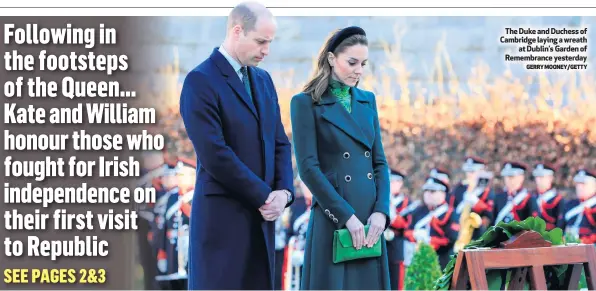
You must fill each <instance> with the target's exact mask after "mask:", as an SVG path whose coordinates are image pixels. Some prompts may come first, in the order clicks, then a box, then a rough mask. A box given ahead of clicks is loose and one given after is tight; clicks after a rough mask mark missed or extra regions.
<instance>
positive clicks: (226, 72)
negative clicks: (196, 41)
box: [211, 48, 259, 119]
mask: <svg viewBox="0 0 596 291" xmlns="http://www.w3.org/2000/svg"><path fill="white" fill-rule="evenodd" d="M211 58H212V59H213V61H214V62H215V64H216V65H217V67H218V68H219V70H220V71H221V73H222V75H223V76H224V77H225V79H226V82H228V85H229V86H230V87H232V89H233V90H234V92H236V96H237V97H238V98H239V99H240V100H242V102H243V103H244V105H246V106H247V107H248V108H249V109H250V111H251V112H252V114H253V115H254V116H255V118H257V119H258V118H259V116H258V114H257V110H256V108H255V106H254V104H253V103H252V102H251V101H250V96H248V92H246V89H244V84H243V83H242V80H240V78H239V77H238V74H236V72H235V71H234V68H232V65H231V64H230V63H229V62H228V60H227V59H226V58H225V57H224V56H223V55H222V54H221V53H220V52H219V48H215V49H214V50H213V53H212V54H211ZM249 75H250V74H249ZM251 86H253V88H254V83H251Z"/></svg>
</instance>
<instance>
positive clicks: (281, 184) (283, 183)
mask: <svg viewBox="0 0 596 291" xmlns="http://www.w3.org/2000/svg"><path fill="white" fill-rule="evenodd" d="M267 77H268V80H269V83H270V86H271V88H272V94H273V95H274V96H275V98H274V101H275V110H276V111H277V112H276V114H277V115H276V119H275V186H274V187H275V189H274V190H288V191H290V193H292V198H291V200H290V201H289V202H288V203H287V204H286V207H288V206H290V205H292V203H293V202H294V198H295V195H294V194H295V193H294V172H293V169H292V145H291V144H290V141H289V140H288V136H287V135H286V131H285V129H284V125H283V123H282V121H281V113H280V110H279V101H278V97H277V90H275V85H274V84H273V80H272V79H271V76H270V75H269V74H267Z"/></svg>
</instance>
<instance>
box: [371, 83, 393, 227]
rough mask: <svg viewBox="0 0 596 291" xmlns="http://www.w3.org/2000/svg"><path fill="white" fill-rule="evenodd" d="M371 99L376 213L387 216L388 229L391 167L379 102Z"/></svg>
mask: <svg viewBox="0 0 596 291" xmlns="http://www.w3.org/2000/svg"><path fill="white" fill-rule="evenodd" d="M369 98H370V99H371V102H372V107H373V108H372V109H373V110H374V112H375V116H374V121H375V141H374V143H373V148H372V158H373V163H374V164H373V167H374V171H375V183H376V186H377V201H376V203H375V208H374V212H380V213H383V214H385V216H386V223H385V229H386V228H387V227H389V225H390V223H391V221H390V220H389V217H390V216H389V191H390V189H389V166H388V165H387V158H386V157H385V151H384V149H383V141H382V138H381V126H380V124H379V114H378V112H377V101H376V98H375V95H374V94H373V93H370V97H369Z"/></svg>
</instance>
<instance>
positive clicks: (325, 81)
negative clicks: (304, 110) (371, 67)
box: [302, 30, 368, 102]
mask: <svg viewBox="0 0 596 291" xmlns="http://www.w3.org/2000/svg"><path fill="white" fill-rule="evenodd" d="M339 32H340V30H338V31H336V32H335V33H333V34H332V35H331V36H329V38H327V40H326V41H325V45H323V47H322V48H321V51H320V52H319V56H318V60H317V69H316V71H315V73H314V75H313V77H312V79H311V80H310V81H308V83H306V85H305V86H304V89H302V92H304V93H306V94H310V95H311V96H312V99H313V101H314V102H319V101H321V96H322V95H323V93H324V92H325V90H327V86H329V78H331V65H330V64H329V61H328V59H327V56H328V52H327V51H328V50H329V46H330V45H331V40H332V39H333V37H334V36H335V34H337V33H339ZM358 44H361V45H365V46H368V40H367V38H366V36H364V35H360V34H356V35H352V36H350V37H348V38H346V39H345V40H344V41H342V42H341V43H340V44H339V45H338V46H337V48H336V49H335V50H334V51H333V54H334V55H336V56H337V55H338V54H340V53H342V52H343V51H344V50H345V49H346V48H348V47H351V46H354V45H358Z"/></svg>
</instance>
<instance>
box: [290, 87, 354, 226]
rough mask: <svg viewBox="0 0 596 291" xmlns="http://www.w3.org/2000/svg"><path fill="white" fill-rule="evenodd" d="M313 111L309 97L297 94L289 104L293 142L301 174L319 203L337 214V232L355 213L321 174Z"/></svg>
mask: <svg viewBox="0 0 596 291" xmlns="http://www.w3.org/2000/svg"><path fill="white" fill-rule="evenodd" d="M313 110H314V109H313V101H312V99H311V98H310V96H309V95H306V94H298V95H296V96H294V97H293V98H292V101H291V102H290V116H291V121H292V140H293V144H294V155H295V156H296V164H297V167H298V173H300V178H301V179H302V181H303V182H304V184H305V185H306V186H307V187H308V188H309V190H310V191H311V192H312V195H313V196H314V198H315V199H316V201H317V202H318V203H319V204H320V205H321V206H322V207H323V208H325V209H329V210H330V211H331V212H332V213H334V214H335V217H336V218H337V223H335V224H334V225H335V227H336V229H340V228H343V227H344V226H345V224H346V222H347V221H348V219H350V217H352V215H354V213H355V211H354V208H353V207H352V206H351V205H350V204H349V203H348V202H347V201H346V200H345V199H343V198H342V197H341V196H340V195H339V193H338V192H337V189H336V188H335V187H334V185H332V184H331V182H330V181H329V180H328V179H327V177H326V176H325V174H324V173H323V172H322V171H321V168H320V164H319V156H318V151H317V127H316V125H315V118H314V112H313Z"/></svg>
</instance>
